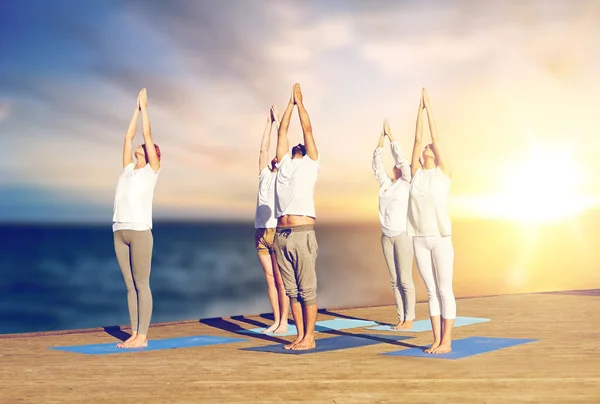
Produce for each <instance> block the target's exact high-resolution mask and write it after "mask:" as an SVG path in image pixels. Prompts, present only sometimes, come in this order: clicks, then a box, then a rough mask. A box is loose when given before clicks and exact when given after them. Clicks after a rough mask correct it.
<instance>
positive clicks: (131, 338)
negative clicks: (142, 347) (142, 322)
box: [117, 333, 137, 348]
mask: <svg viewBox="0 0 600 404" xmlns="http://www.w3.org/2000/svg"><path fill="white" fill-rule="evenodd" d="M135 337H137V333H135V334H133V333H132V334H131V336H130V337H129V338H127V339H126V340H125V341H123V342H119V343H118V344H117V348H123V345H125V343H127V342H129V341H133V340H134V339H135Z"/></svg>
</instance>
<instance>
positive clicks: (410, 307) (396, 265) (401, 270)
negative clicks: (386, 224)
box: [381, 232, 416, 321]
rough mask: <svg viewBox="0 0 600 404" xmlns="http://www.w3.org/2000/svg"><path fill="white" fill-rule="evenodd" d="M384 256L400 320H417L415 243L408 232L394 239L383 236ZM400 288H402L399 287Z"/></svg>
mask: <svg viewBox="0 0 600 404" xmlns="http://www.w3.org/2000/svg"><path fill="white" fill-rule="evenodd" d="M381 247H382V248H383V256H384V258H385V262H386V264H387V267H388V270H389V271H390V283H391V284H392V289H393V291H394V297H395V298H396V310H397V312H398V319H399V320H400V321H403V320H414V319H415V304H416V296H415V284H414V282H413V277H412V268H413V242H412V237H409V236H407V235H406V232H404V233H402V234H398V235H397V236H394V237H386V236H384V235H381ZM398 286H400V287H398Z"/></svg>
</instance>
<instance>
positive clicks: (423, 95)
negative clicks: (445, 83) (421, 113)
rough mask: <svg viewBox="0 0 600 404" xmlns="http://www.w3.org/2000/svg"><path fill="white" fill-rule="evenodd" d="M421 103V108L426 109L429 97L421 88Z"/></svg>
mask: <svg viewBox="0 0 600 404" xmlns="http://www.w3.org/2000/svg"><path fill="white" fill-rule="evenodd" d="M421 103H422V104H423V108H427V106H428V105H429V96H428V95H427V90H425V87H423V91H421Z"/></svg>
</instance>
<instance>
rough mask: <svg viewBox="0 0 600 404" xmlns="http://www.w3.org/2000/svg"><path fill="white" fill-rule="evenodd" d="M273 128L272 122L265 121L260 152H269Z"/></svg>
mask: <svg viewBox="0 0 600 404" xmlns="http://www.w3.org/2000/svg"><path fill="white" fill-rule="evenodd" d="M272 127H273V122H271V120H270V119H268V120H267V124H266V125H265V129H264V130H263V135H262V139H261V141H260V150H261V151H269V147H270V146H271V128H272Z"/></svg>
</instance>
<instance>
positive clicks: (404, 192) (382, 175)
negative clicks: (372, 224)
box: [373, 142, 411, 237]
mask: <svg viewBox="0 0 600 404" xmlns="http://www.w3.org/2000/svg"><path fill="white" fill-rule="evenodd" d="M390 148H391V149H392V156H393V157H394V164H395V165H396V167H398V168H399V169H400V170H402V176H401V177H400V178H398V179H397V180H396V181H392V179H391V178H390V177H388V175H387V173H386V172H385V167H384V165H383V147H378V148H376V149H375V151H374V152H373V173H374V174H375V178H376V179H377V182H379V222H380V223H381V232H382V233H383V235H384V236H387V237H394V236H397V235H398V234H401V233H403V232H405V231H406V220H407V211H408V197H409V192H410V179H411V178H410V177H411V176H410V164H409V162H408V160H407V159H406V158H405V157H404V155H403V154H402V150H401V149H400V146H398V143H397V142H391V143H390Z"/></svg>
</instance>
